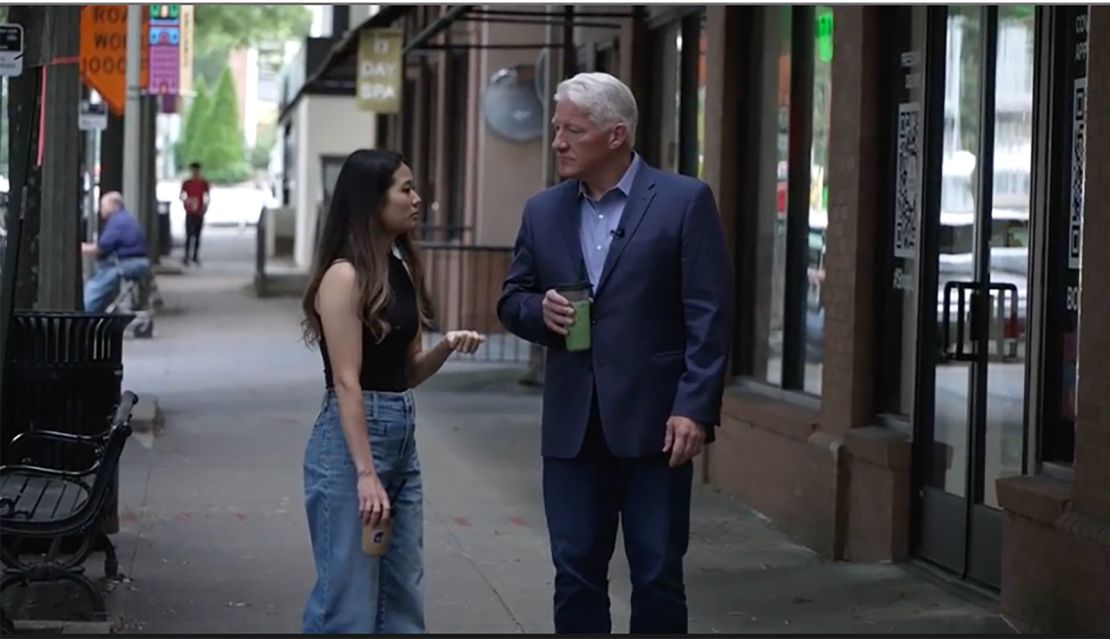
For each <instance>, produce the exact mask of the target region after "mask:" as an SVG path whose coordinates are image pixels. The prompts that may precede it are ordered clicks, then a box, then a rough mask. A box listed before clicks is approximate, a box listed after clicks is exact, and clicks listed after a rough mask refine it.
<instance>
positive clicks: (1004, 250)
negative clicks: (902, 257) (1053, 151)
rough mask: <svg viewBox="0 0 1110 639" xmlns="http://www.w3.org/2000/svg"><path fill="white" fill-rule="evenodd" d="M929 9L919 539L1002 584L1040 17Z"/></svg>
mask: <svg viewBox="0 0 1110 639" xmlns="http://www.w3.org/2000/svg"><path fill="white" fill-rule="evenodd" d="M929 15H930V17H929V31H930V35H929V41H930V47H931V51H930V53H929V69H928V70H927V74H928V76H929V79H928V83H929V86H928V88H927V92H928V94H929V95H928V97H927V98H926V100H927V102H928V108H929V115H928V118H929V123H928V124H927V127H926V128H927V132H926V145H927V149H928V150H927V159H926V161H927V162H928V163H929V166H928V167H927V168H926V171H925V174H926V176H927V177H926V182H927V186H926V206H925V220H924V227H925V228H924V230H925V241H924V243H923V244H924V251H925V259H924V262H923V264H924V273H925V280H924V281H925V284H924V286H922V296H923V297H922V302H921V306H922V309H923V311H922V321H921V322H920V323H919V326H920V327H921V331H922V334H921V337H922V339H921V340H920V343H921V344H922V345H923V346H922V351H921V352H919V358H918V361H919V362H921V363H922V370H921V371H920V382H919V387H918V407H917V419H915V424H916V435H915V443H914V448H915V480H916V485H917V491H916V504H915V505H916V516H917V517H916V519H917V523H918V529H917V536H916V539H915V541H916V543H915V547H916V550H917V553H918V554H919V555H920V556H922V557H924V558H925V559H928V560H930V561H932V562H934V563H937V564H939V565H941V566H943V567H945V568H947V569H949V570H952V571H954V572H957V573H959V574H960V575H961V576H963V577H968V578H971V579H975V580H976V581H979V582H981V583H984V584H986V585H990V586H997V584H998V583H999V573H1000V566H999V559H1000V553H999V545H1000V540H1001V527H1002V518H1001V511H1000V510H999V507H998V496H997V492H996V489H995V484H996V481H997V480H998V479H999V478H1002V477H1007V476H1011V475H1017V474H1021V473H1022V471H1023V459H1024V450H1025V407H1026V365H1025V364H1026V339H1025V334H1026V324H1027V322H1026V317H1027V312H1026V308H1027V300H1028V296H1029V284H1030V280H1029V277H1028V273H1029V245H1030V244H1029V242H1030V228H1031V227H1030V207H1031V201H1032V199H1031V193H1032V190H1031V187H1030V185H1031V183H1032V160H1033V121H1034V120H1033V103H1034V101H1033V86H1034V77H1033V76H1034V68H1035V64H1034V62H1035V55H1034V45H1035V41H1036V31H1037V30H1036V28H1035V25H1036V22H1035V20H1034V9H1033V7H1032V6H1029V5H1009V6H1003V7H994V6H992V7H972V6H954V7H949V8H947V9H945V8H943V7H939V8H935V9H931V10H930V14H929ZM929 300H933V301H929Z"/></svg>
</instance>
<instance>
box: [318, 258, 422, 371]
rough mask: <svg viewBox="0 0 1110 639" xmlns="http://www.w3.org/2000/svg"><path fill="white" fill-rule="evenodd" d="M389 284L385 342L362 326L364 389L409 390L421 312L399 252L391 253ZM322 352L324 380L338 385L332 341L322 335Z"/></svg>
mask: <svg viewBox="0 0 1110 639" xmlns="http://www.w3.org/2000/svg"><path fill="white" fill-rule="evenodd" d="M389 286H390V288H391V289H392V290H393V301H392V302H391V303H390V305H389V307H388V308H387V309H386V312H385V319H386V321H388V322H389V326H390V331H389V333H388V334H387V335H386V336H385V339H383V340H382V341H381V342H375V341H374V337H373V335H371V334H370V330H369V329H368V328H367V327H366V326H363V327H362V370H361V371H359V381H360V383H361V385H362V390H364V391H386V392H392V393H399V392H401V391H406V390H408V389H409V380H408V376H407V375H406V372H405V366H406V364H407V362H408V354H409V347H410V346H411V345H412V340H413V339H414V338H415V337H416V333H417V330H418V329H419V327H420V314H419V312H418V311H417V307H416V291H415V290H414V289H413V286H412V279H410V278H409V274H408V271H407V270H406V269H405V265H404V263H403V262H402V261H401V260H400V259H399V258H398V257H397V256H395V255H390V256H389ZM320 353H321V354H323V356H324V382H325V383H326V384H327V387H328V388H329V389H331V388H334V387H335V384H334V382H333V380H332V373H331V361H330V360H329V358H328V344H327V342H326V341H325V340H324V338H323V337H322V336H321V338H320Z"/></svg>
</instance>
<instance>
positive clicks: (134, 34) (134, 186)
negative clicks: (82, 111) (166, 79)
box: [123, 4, 143, 215]
mask: <svg viewBox="0 0 1110 639" xmlns="http://www.w3.org/2000/svg"><path fill="white" fill-rule="evenodd" d="M142 11H143V5H137V4H133V5H130V6H129V7H128V10H127V106H126V108H125V109H124V118H123V201H124V203H125V204H126V205H127V206H128V208H130V209H131V211H132V212H133V213H135V214H136V215H141V213H139V212H138V211H137V210H136V207H138V206H141V205H142V202H141V201H140V192H141V190H142V186H141V182H142V161H143V158H142V157H141V156H142V154H143V147H142V128H143V103H142V87H141V86H139V79H140V65H141V64H142V57H141V47H142V37H143V33H142V30H143V14H142Z"/></svg>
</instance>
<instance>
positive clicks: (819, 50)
mask: <svg viewBox="0 0 1110 639" xmlns="http://www.w3.org/2000/svg"><path fill="white" fill-rule="evenodd" d="M816 14H817V24H816V41H815V46H814V60H813V139H812V142H811V145H812V147H811V148H812V151H811V154H810V189H809V235H808V245H807V249H808V250H807V251H806V282H807V286H808V290H807V294H806V311H805V312H806V321H805V324H806V331H805V342H806V349H805V350H806V364H805V381H804V390H805V391H806V392H807V393H813V394H814V395H820V394H821V370H822V368H823V367H822V362H823V361H824V353H823V348H822V346H823V345H824V337H825V300H824V296H823V295H822V290H823V288H824V283H825V245H826V242H825V240H826V234H825V230H826V228H827V227H828V222H829V186H828V179H827V178H828V159H829V124H830V122H831V111H830V108H831V106H832V58H833V10H832V8H830V7H817V11H816Z"/></svg>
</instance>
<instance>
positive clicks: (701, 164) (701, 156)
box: [697, 13, 707, 179]
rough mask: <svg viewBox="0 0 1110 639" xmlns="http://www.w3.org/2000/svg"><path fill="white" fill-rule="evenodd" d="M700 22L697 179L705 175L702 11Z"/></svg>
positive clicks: (704, 77)
mask: <svg viewBox="0 0 1110 639" xmlns="http://www.w3.org/2000/svg"><path fill="white" fill-rule="evenodd" d="M699 23H700V25H701V26H700V29H699V31H700V32H701V35H700V37H699V38H698V144H697V146H698V172H697V176H698V179H702V178H704V176H705V84H706V67H705V55H706V47H707V39H706V35H705V13H702V16H701V20H700V21H699Z"/></svg>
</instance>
